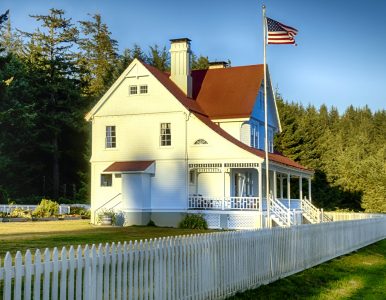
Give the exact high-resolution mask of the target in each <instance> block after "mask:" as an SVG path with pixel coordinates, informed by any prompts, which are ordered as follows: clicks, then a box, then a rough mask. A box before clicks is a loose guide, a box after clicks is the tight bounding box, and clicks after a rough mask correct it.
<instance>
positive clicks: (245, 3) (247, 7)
mask: <svg viewBox="0 0 386 300" xmlns="http://www.w3.org/2000/svg"><path fill="white" fill-rule="evenodd" d="M262 4H263V2H262V1H256V0H206V1H205V0H195V1H184V0H180V1H176V0H174V1H172V0H163V1H159V0H142V1H131V0H126V1H124V0H115V1H113V0H110V1H108V0H77V1H75V0H56V1H52V0H51V1H50V0H34V1H30V0H24V1H22V0H2V1H1V3H0V9H1V10H0V11H5V10H6V9H10V11H11V20H12V24H13V26H15V27H17V28H19V29H21V30H24V31H32V30H33V29H35V28H37V26H38V24H37V23H35V22H34V21H33V19H31V18H30V17H28V15H29V14H45V13H47V11H48V9H49V8H52V7H55V8H62V9H64V10H65V11H66V13H67V16H68V17H71V18H73V21H74V22H75V21H79V20H85V19H87V18H88V16H87V14H88V13H90V14H93V13H100V14H101V15H102V18H103V20H104V22H106V23H107V25H108V26H109V28H110V30H111V32H112V35H113V38H115V39H116V40H117V41H118V42H119V46H120V49H124V48H125V47H132V45H133V44H134V43H137V44H139V45H141V46H142V47H144V48H147V46H148V45H153V44H159V45H166V46H167V47H169V39H171V38H179V37H188V38H190V39H191V40H192V49H193V51H194V52H195V53H196V54H203V55H206V56H208V57H209V59H210V60H228V59H230V60H231V62H232V65H233V66H239V65H250V64H257V63H262V62H263V42H262V19H261V18H262V10H261V7H262ZM265 5H266V6H267V16H269V17H270V18H272V19H275V20H278V21H280V22H282V23H284V24H286V25H289V26H292V27H295V28H297V29H298V30H299V33H298V35H297V39H296V41H297V44H298V46H296V47H295V46H292V45H269V46H268V48H267V61H268V64H269V68H270V73H271V77H272V80H273V83H274V86H275V87H278V89H279V92H280V93H281V94H282V96H283V97H284V99H286V100H288V101H295V102H300V103H302V104H304V105H307V104H309V103H311V104H314V105H315V106H317V107H319V106H320V105H321V104H322V103H325V104H326V105H327V106H332V105H333V106H335V107H337V108H338V109H339V111H340V112H343V111H344V110H345V109H346V108H347V107H348V106H349V105H350V104H353V105H354V106H357V107H359V106H364V105H366V104H367V105H368V106H369V107H370V108H371V109H372V110H373V111H375V110H380V109H386V38H385V37H386V17H385V16H386V1H384V0H371V1H359V0H350V1H347V0H313V1H310V0H291V1H288V0H267V1H265Z"/></svg>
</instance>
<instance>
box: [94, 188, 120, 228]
mask: <svg viewBox="0 0 386 300" xmlns="http://www.w3.org/2000/svg"><path fill="white" fill-rule="evenodd" d="M120 195H122V193H118V194H116V195H115V196H114V197H113V198H111V199H110V200H109V201H107V202H105V203H104V204H103V205H101V206H99V207H98V208H97V209H95V210H94V224H95V216H96V213H97V211H98V210H100V209H101V208H103V207H104V206H105V205H106V204H108V203H110V202H111V201H113V200H114V199H115V198H117V197H118V196H120ZM121 202H122V201H121ZM121 202H118V203H117V204H116V205H114V206H113V207H112V208H114V207H116V206H117V205H118V204H120V203H121Z"/></svg>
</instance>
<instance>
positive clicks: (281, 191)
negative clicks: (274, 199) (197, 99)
mask: <svg viewBox="0 0 386 300" xmlns="http://www.w3.org/2000/svg"><path fill="white" fill-rule="evenodd" d="M283 194H284V193H283V175H282V174H280V199H282V200H283Z"/></svg>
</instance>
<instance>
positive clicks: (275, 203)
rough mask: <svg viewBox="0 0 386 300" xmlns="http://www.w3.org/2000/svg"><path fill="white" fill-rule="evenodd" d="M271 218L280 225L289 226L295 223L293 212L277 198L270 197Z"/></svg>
mask: <svg viewBox="0 0 386 300" xmlns="http://www.w3.org/2000/svg"><path fill="white" fill-rule="evenodd" d="M270 201H271V202H270V203H271V209H270V213H271V218H272V219H274V221H275V222H277V223H278V224H279V225H280V226H291V225H292V224H294V223H295V219H294V218H295V216H294V213H293V212H292V211H291V210H290V209H288V208H287V207H286V206H285V205H284V204H283V203H281V202H280V201H279V200H277V199H274V198H271V199H270Z"/></svg>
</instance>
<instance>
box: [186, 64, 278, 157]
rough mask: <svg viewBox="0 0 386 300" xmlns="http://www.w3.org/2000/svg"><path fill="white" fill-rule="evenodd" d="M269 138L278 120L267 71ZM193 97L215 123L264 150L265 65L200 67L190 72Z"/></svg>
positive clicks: (271, 136)
mask: <svg viewBox="0 0 386 300" xmlns="http://www.w3.org/2000/svg"><path fill="white" fill-rule="evenodd" d="M267 75H268V76H267V78H268V82H267V97H268V99H267V100H268V140H269V143H268V144H269V151H270V152H273V150H274V149H273V136H274V135H275V133H278V132H280V121H279V116H278V111H277V107H276V103H275V98H274V93H273V90H272V85H271V81H270V79H269V74H267ZM192 78H193V98H194V99H195V100H196V101H197V103H198V105H199V106H200V107H201V108H202V110H203V111H204V112H205V113H206V114H207V115H208V117H209V118H210V119H211V120H212V121H213V122H214V123H216V124H217V125H218V126H220V127H221V128H223V129H224V130H226V131H227V132H228V133H229V134H231V135H232V136H233V137H235V138H236V139H238V140H240V141H242V142H243V143H245V144H247V145H248V146H251V147H254V148H257V149H264V133H265V132H264V66H263V65H251V66H243V67H231V68H227V67H226V66H225V65H223V66H222V67H221V68H216V69H209V70H199V71H193V72H192Z"/></svg>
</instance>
